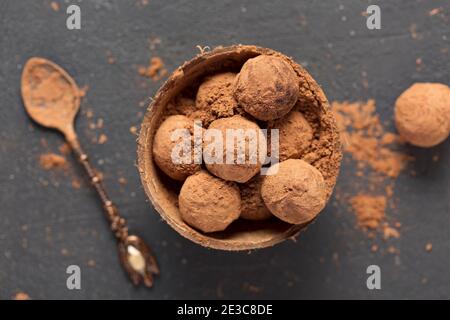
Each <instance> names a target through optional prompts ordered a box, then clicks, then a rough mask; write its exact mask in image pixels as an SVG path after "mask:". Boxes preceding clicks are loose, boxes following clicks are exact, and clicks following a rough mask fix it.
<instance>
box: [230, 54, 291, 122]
mask: <svg viewBox="0 0 450 320" xmlns="http://www.w3.org/2000/svg"><path fill="white" fill-rule="evenodd" d="M298 83H299V80H298V77H297V74H296V73H295V71H294V69H293V68H292V67H291V66H290V65H289V63H288V62H286V61H285V60H283V59H281V58H278V57H275V56H268V55H260V56H257V57H256V58H252V59H249V60H247V62H245V63H244V65H243V66H242V69H241V72H240V73H239V75H238V76H237V78H236V83H235V86H234V97H235V98H236V100H237V102H238V103H239V104H240V105H241V106H242V107H243V108H244V110H245V111H246V112H248V113H249V114H251V115H252V116H254V117H255V118H257V119H259V120H263V121H267V120H273V119H278V118H281V117H282V116H284V115H286V114H287V113H288V112H289V111H290V110H291V109H292V107H293V106H294V104H295V102H296V101H297V98H298V93H299V85H298Z"/></svg>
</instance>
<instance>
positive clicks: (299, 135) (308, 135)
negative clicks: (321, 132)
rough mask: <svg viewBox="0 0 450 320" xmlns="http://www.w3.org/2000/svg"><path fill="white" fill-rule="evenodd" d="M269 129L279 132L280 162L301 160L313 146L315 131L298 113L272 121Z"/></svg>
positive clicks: (293, 112) (294, 112) (291, 113)
mask: <svg viewBox="0 0 450 320" xmlns="http://www.w3.org/2000/svg"><path fill="white" fill-rule="evenodd" d="M269 128H270V129H278V130H279V156H280V161H284V160H287V159H298V158H300V156H301V155H302V154H303V152H304V151H305V150H306V149H307V148H308V147H309V146H310V145H311V141H312V138H313V129H312V128H311V125H310V124H309V123H308V121H307V120H306V119H305V117H304V116H303V115H302V114H301V113H300V112H298V111H291V112H289V114H287V115H286V116H284V117H283V118H281V119H278V120H275V121H272V122H271V123H270V124H269Z"/></svg>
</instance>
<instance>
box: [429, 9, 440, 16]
mask: <svg viewBox="0 0 450 320" xmlns="http://www.w3.org/2000/svg"><path fill="white" fill-rule="evenodd" d="M441 12H442V7H439V8H434V9H432V10H430V11H429V12H428V15H429V16H430V17H432V16H435V15H437V14H439V13H441Z"/></svg>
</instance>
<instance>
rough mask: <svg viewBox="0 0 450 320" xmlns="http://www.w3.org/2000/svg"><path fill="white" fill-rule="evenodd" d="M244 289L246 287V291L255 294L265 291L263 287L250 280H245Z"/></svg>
mask: <svg viewBox="0 0 450 320" xmlns="http://www.w3.org/2000/svg"><path fill="white" fill-rule="evenodd" d="M243 289H244V291H247V292H249V293H254V294H258V293H261V292H263V289H262V288H261V287H259V286H256V285H253V284H250V283H248V282H244V285H243Z"/></svg>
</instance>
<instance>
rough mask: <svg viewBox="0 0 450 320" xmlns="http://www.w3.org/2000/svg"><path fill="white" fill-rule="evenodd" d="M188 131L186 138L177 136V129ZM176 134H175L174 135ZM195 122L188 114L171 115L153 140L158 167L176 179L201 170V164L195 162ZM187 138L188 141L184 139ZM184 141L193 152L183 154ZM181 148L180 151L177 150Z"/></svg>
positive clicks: (182, 178)
mask: <svg viewBox="0 0 450 320" xmlns="http://www.w3.org/2000/svg"><path fill="white" fill-rule="evenodd" d="M178 129H180V130H181V131H179V132H185V133H186V139H184V138H182V137H181V136H179V139H173V137H176V133H175V134H174V132H175V130H178ZM172 134H174V136H172ZM193 135H194V122H193V121H192V120H189V119H188V118H187V117H186V116H183V115H175V116H170V117H168V118H167V119H166V120H164V122H163V123H162V124H161V125H160V126H159V128H158V130H157V131H156V134H155V137H154V140H153V158H154V159H155V162H156V164H157V165H158V167H159V168H160V169H161V170H162V171H163V172H164V173H165V174H167V175H168V176H169V177H171V178H172V179H175V180H180V181H183V180H184V179H186V178H187V177H188V176H190V175H191V174H193V173H195V172H196V171H198V170H200V164H196V163H195V161H194V160H195V159H194V148H193V146H194V138H193ZM183 140H186V141H183ZM182 143H188V144H189V146H186V147H187V148H186V149H185V150H188V148H189V147H190V148H191V149H190V150H191V152H190V153H186V154H183V148H182V147H180V146H181V144H182ZM177 150H179V151H180V152H178V153H177V152H176V151H177Z"/></svg>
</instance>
